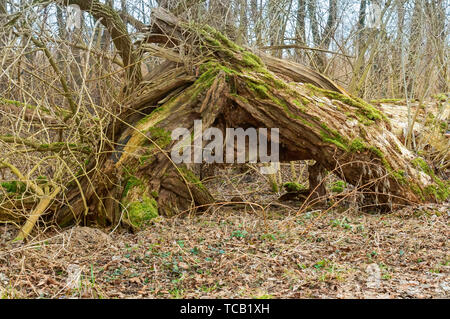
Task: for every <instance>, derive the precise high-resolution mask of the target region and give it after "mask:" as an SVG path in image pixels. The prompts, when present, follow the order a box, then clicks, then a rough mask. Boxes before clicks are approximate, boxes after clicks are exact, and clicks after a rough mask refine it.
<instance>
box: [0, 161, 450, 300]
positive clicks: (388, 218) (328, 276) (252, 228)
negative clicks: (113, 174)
mask: <svg viewBox="0 0 450 319" xmlns="http://www.w3.org/2000/svg"><path fill="white" fill-rule="evenodd" d="M285 171H289V170H288V169H284V172H285ZM228 176H231V177H228ZM219 180H220V181H217V180H216V181H215V182H210V183H209V184H206V185H207V186H208V187H209V188H211V189H213V190H214V192H215V193H216V196H218V197H219V198H223V199H224V200H229V199H230V198H231V197H232V196H235V195H239V196H240V197H242V198H244V199H245V200H246V201H251V202H255V203H259V204H260V205H262V206H264V207H265V209H264V211H262V210H261V207H259V206H255V205H254V206H250V205H245V206H244V205H241V206H239V205H237V204H234V205H232V206H222V207H214V208H213V209H210V210H209V211H207V212H206V213H203V214H201V215H195V216H178V217H174V218H170V219H167V218H159V217H158V218H156V219H154V220H152V222H151V224H150V225H148V226H146V227H145V228H144V229H143V230H141V231H139V232H137V233H134V234H133V233H130V232H126V231H124V230H120V229H116V230H111V229H110V230H101V229H96V228H88V227H72V228H68V229H65V230H56V229H54V228H52V227H50V228H49V229H47V230H46V231H45V232H40V233H37V234H35V236H34V238H33V239H32V240H30V241H29V242H28V243H25V244H19V243H11V242H10V241H11V239H13V238H14V236H15V234H16V232H17V228H16V227H15V226H13V225H11V224H4V225H2V226H0V297H3V298H39V297H40V298H449V297H450V252H449V249H448V238H449V237H450V231H449V229H450V228H449V221H450V219H449V217H450V213H449V211H450V206H449V205H448V204H444V205H427V206H417V207H412V206H411V207H404V208H402V209H398V210H396V211H395V212H392V213H389V214H376V213H368V212H362V211H361V210H360V209H358V207H357V206H352V204H351V203H345V205H342V206H336V207H335V208H333V209H326V208H322V209H309V210H301V211H299V207H300V206H301V204H299V203H293V202H277V201H276V200H275V199H276V198H277V197H278V196H279V194H278V195H277V194H273V193H272V192H271V191H270V187H269V185H268V183H267V182H266V181H265V180H264V179H263V178H261V177H255V176H253V175H248V174H241V175H227V174H224V176H222V178H221V179H219Z"/></svg>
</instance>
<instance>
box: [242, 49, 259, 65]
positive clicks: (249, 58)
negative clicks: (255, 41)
mask: <svg viewBox="0 0 450 319" xmlns="http://www.w3.org/2000/svg"><path fill="white" fill-rule="evenodd" d="M256 58H258V59H256ZM242 62H243V63H244V64H245V65H246V66H249V67H254V68H259V67H261V66H262V63H261V60H260V59H259V57H257V56H256V55H254V54H252V53H250V52H245V53H244V54H243V55H242Z"/></svg>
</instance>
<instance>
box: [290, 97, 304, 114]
mask: <svg viewBox="0 0 450 319" xmlns="http://www.w3.org/2000/svg"><path fill="white" fill-rule="evenodd" d="M293 102H294V104H295V105H297V106H298V108H299V109H300V111H302V112H303V113H305V112H306V111H307V108H306V106H305V104H304V103H301V102H300V101H298V100H294V101H293Z"/></svg>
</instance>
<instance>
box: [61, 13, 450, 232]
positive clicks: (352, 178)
mask: <svg viewBox="0 0 450 319" xmlns="http://www.w3.org/2000/svg"><path fill="white" fill-rule="evenodd" d="M152 22H153V24H152V26H151V27H150V28H149V33H148V36H147V37H146V39H145V40H144V42H147V44H142V43H140V47H141V49H142V50H144V51H146V50H147V51H149V52H151V54H153V55H157V56H159V57H165V58H166V59H167V62H165V63H163V64H162V65H161V67H158V68H156V69H155V70H153V71H152V72H151V73H150V74H148V75H147V76H145V77H144V79H143V81H142V82H141V83H140V84H139V85H138V86H137V87H136V88H135V90H134V93H133V94H132V95H130V96H129V97H128V98H127V100H126V105H125V107H124V111H123V112H122V113H121V114H119V120H118V121H116V122H115V123H113V124H112V125H111V127H110V128H109V130H108V132H107V136H108V137H110V138H111V140H112V141H113V143H111V145H114V146H109V147H110V149H109V151H108V152H107V154H108V155H105V156H103V158H102V159H101V162H100V163H96V166H97V167H103V168H104V169H103V170H102V171H98V170H95V171H92V172H91V173H89V174H88V177H85V178H83V179H81V180H80V185H81V186H80V185H78V186H77V187H74V188H73V189H72V191H71V192H70V193H69V195H68V201H69V203H70V205H67V206H65V207H63V208H62V209H60V210H59V213H58V215H57V220H58V222H59V223H62V224H65V223H68V222H71V221H72V220H74V219H75V220H78V221H81V220H83V218H88V219H96V220H103V221H104V222H105V223H114V224H115V223H117V222H118V221H119V220H126V221H128V223H129V224H131V225H133V226H139V225H140V224H141V223H142V222H143V221H145V220H146V219H147V218H151V217H152V216H155V214H156V212H158V213H159V214H162V215H168V216H170V215H173V214H175V213H179V212H183V211H186V210H189V209H190V208H193V207H195V206H202V207H205V206H207V205H208V204H210V203H212V202H213V198H212V197H211V195H210V194H209V192H208V191H207V189H205V188H204V187H203V186H202V184H201V183H200V182H199V180H198V179H197V178H196V177H195V175H194V174H193V173H192V171H190V170H189V168H187V167H185V166H177V165H175V164H174V163H173V162H172V161H171V159H170V150H171V148H172V146H173V144H174V142H173V141H171V139H170V134H171V131H172V130H174V129H175V128H177V127H185V128H188V129H190V130H192V129H193V124H194V120H198V119H202V122H203V129H206V128H208V127H211V126H214V127H219V128H226V127H233V128H237V127H243V128H247V127H254V128H280V143H281V146H280V154H281V158H280V160H281V161H293V160H309V159H313V160H315V161H316V162H317V164H316V165H317V166H315V170H314V171H317V172H319V173H321V174H322V173H323V171H324V170H325V169H326V170H328V171H333V172H335V173H336V174H337V175H339V176H340V177H341V178H342V179H343V180H345V181H346V182H348V183H351V184H353V185H358V186H360V187H361V189H362V190H363V191H364V194H365V196H366V199H367V201H368V202H370V204H371V205H379V206H382V207H392V205H403V204H407V203H418V202H425V201H430V202H435V201H443V200H446V199H447V198H448V196H449V191H448V186H449V185H448V182H445V181H442V180H440V179H439V178H438V177H437V176H436V174H435V173H434V172H433V170H432V169H430V168H429V167H428V165H427V164H426V162H425V161H424V160H422V159H420V158H417V157H416V156H414V154H413V153H411V152H410V151H409V150H407V149H406V148H405V147H404V146H403V145H402V144H401V143H400V141H399V140H398V138H397V137H396V136H395V135H394V134H393V133H392V132H391V130H390V124H389V120H388V119H387V117H386V116H385V115H384V114H383V113H382V112H381V111H379V110H378V109H377V108H375V107H374V106H372V105H370V104H368V103H366V102H365V101H363V100H360V99H358V98H354V97H351V96H350V95H349V94H347V93H346V92H345V90H343V89H342V88H340V87H339V86H337V85H336V84H334V83H333V82H332V81H330V80H329V79H327V78H326V77H324V76H322V75H320V74H317V73H315V72H313V71H311V70H308V69H306V68H305V67H303V66H300V65H297V64H295V63H292V62H289V63H288V62H284V61H282V60H279V59H274V58H271V57H269V56H266V55H263V54H262V53H258V52H252V51H251V50H250V49H247V48H243V47H240V46H238V45H236V44H235V43H233V42H231V41H230V40H229V39H227V38H226V37H225V36H223V35H222V34H221V33H219V32H217V31H216V30H214V29H212V28H210V27H208V26H197V25H193V24H189V23H187V22H184V21H182V20H179V19H177V18H176V17H174V16H173V15H171V14H170V13H168V12H167V11H164V10H163V9H154V11H153V13H152ZM140 54H145V52H141V53H140ZM143 113H144V115H143ZM310 182H311V184H314V183H315V182H314V178H312V179H311V178H310ZM313 186H314V185H313ZM80 189H82V190H83V196H80ZM317 192H318V194H319V195H320V193H321V192H323V190H322V189H320V188H319V189H317ZM122 213H124V214H123V215H122V216H123V218H120V216H121V214H122Z"/></svg>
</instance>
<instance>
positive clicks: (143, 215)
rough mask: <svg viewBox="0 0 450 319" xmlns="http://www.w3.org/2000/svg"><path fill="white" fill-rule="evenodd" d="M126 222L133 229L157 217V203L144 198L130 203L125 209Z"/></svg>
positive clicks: (152, 199)
mask: <svg viewBox="0 0 450 319" xmlns="http://www.w3.org/2000/svg"><path fill="white" fill-rule="evenodd" d="M127 213H128V220H129V221H130V223H131V224H132V225H133V226H135V227H141V226H143V225H144V224H145V223H146V222H148V221H150V220H151V219H153V218H156V217H158V203H157V202H156V200H155V199H154V198H151V197H147V196H144V197H143V198H142V199H141V200H140V201H135V202H132V203H130V204H129V205H128V207H127Z"/></svg>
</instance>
